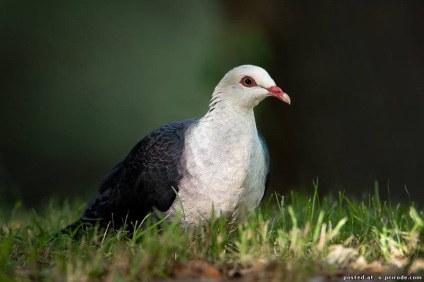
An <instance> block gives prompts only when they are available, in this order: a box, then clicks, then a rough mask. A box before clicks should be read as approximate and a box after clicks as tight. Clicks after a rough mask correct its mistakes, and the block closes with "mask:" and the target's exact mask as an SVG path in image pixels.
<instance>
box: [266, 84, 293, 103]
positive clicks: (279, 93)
mask: <svg viewBox="0 0 424 282" xmlns="http://www.w3.org/2000/svg"><path fill="white" fill-rule="evenodd" d="M268 91H269V94H271V95H272V96H274V97H276V98H278V99H280V100H281V101H283V102H285V103H287V104H289V105H290V103H291V101H290V97H289V95H287V93H284V92H283V90H281V88H280V87H278V86H271V87H270V88H268Z"/></svg>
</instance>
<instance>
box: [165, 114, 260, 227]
mask: <svg viewBox="0 0 424 282" xmlns="http://www.w3.org/2000/svg"><path fill="white" fill-rule="evenodd" d="M183 156H184V160H185V161H184V163H183V165H182V170H183V171H182V173H183V175H184V176H183V179H182V180H181V181H180V184H179V187H178V188H179V193H178V197H177V199H176V201H175V202H174V203H173V205H172V206H171V208H170V210H169V211H168V214H169V215H170V216H171V217H172V216H174V215H175V214H176V212H177V211H178V210H181V211H182V214H183V217H184V218H183V219H182V221H183V222H184V223H185V224H188V225H196V224H198V223H199V220H204V219H206V220H208V219H210V218H211V216H212V213H214V214H215V217H217V216H220V215H221V214H223V215H226V216H231V217H233V218H238V217H240V216H241V215H242V214H243V213H244V212H245V211H251V210H253V209H254V208H256V207H257V206H258V205H259V203H260V201H261V199H262V197H263V194H264V190H265V178H266V172H267V167H266V166H267V164H266V161H265V156H264V151H263V148H262V145H261V143H260V141H259V137H258V133H257V129H256V124H255V121H254V116H253V111H252V112H251V116H249V115H248V116H247V117H242V118H239V119H237V120H236V121H234V120H231V118H230V117H228V116H227V117H224V118H222V119H219V120H217V119H214V120H213V122H211V121H210V120H201V121H200V122H199V123H198V124H197V125H196V126H195V127H193V128H191V129H190V130H189V131H188V132H187V133H186V140H185V149H184V152H183ZM187 203H189V204H187ZM212 210H213V212H212Z"/></svg>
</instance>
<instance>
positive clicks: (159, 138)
mask: <svg viewBox="0 0 424 282" xmlns="http://www.w3.org/2000/svg"><path fill="white" fill-rule="evenodd" d="M196 122H197V119H190V120H183V121H176V122H171V123H168V124H166V125H164V126H162V127H160V128H158V129H156V130H154V131H153V132H152V133H150V134H149V135H147V136H146V137H144V138H143V139H142V140H141V141H140V142H139V143H138V144H137V145H135V147H134V148H133V149H132V150H131V152H130V153H129V154H128V156H127V157H126V158H125V159H124V160H123V161H122V162H121V163H119V164H118V165H117V166H115V167H114V168H113V169H112V170H111V172H110V173H109V174H108V175H107V176H106V178H105V179H104V180H103V182H102V183H101V185H100V188H99V195H98V196H97V197H96V198H95V199H93V200H92V201H91V203H90V204H89V207H88V208H87V209H86V211H85V212H84V214H83V215H82V217H81V219H80V220H81V221H82V222H100V224H101V225H103V226H106V225H107V224H109V222H111V221H112V222H113V224H114V228H115V229H118V228H120V227H121V226H122V224H123V223H124V222H128V223H129V222H134V221H136V220H137V221H138V222H141V221H142V220H143V218H144V217H145V216H146V215H147V214H149V213H150V212H151V211H152V210H153V208H156V209H158V210H159V211H166V210H168V209H169V207H170V206H171V204H172V203H173V201H174V200H175V197H176V191H178V184H179V181H180V180H181V178H182V175H181V170H180V164H181V157H182V152H183V149H184V136H185V131H186V130H187V128H188V127H189V126H190V125H193V124H195V123H196Z"/></svg>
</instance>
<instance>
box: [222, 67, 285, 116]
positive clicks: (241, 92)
mask: <svg viewBox="0 0 424 282" xmlns="http://www.w3.org/2000/svg"><path fill="white" fill-rule="evenodd" d="M214 96H219V97H220V98H222V99H223V100H225V101H228V102H231V103H233V104H236V105H240V106H242V107H246V108H253V107H255V106H256V105H257V104H259V102H260V101H262V100H263V99H265V98H266V97H269V96H274V97H277V98H278V99H280V100H282V101H283V102H285V103H287V104H289V105H290V97H289V95H287V94H286V93H284V92H283V91H282V90H281V88H280V87H278V86H276V85H275V82H274V80H273V79H272V78H271V77H270V76H269V74H268V73H267V72H266V70H264V69H263V68H261V67H257V66H253V65H242V66H239V67H235V68H234V69H232V70H230V71H229V72H228V73H227V74H225V76H224V77H223V78H222V79H221V81H220V82H219V83H218V85H217V86H216V88H215V91H214Z"/></svg>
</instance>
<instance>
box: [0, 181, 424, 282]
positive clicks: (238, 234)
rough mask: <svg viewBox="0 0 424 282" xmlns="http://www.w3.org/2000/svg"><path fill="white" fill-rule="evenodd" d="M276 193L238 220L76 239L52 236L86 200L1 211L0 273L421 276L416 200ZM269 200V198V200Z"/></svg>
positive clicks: (125, 277)
mask: <svg viewBox="0 0 424 282" xmlns="http://www.w3.org/2000/svg"><path fill="white" fill-rule="evenodd" d="M314 188H315V191H314V192H312V193H311V195H305V194H302V193H297V192H292V193H290V194H289V195H288V196H287V197H284V196H274V202H277V204H265V205H263V206H262V207H261V208H258V209H257V210H256V211H255V212H254V213H253V214H251V215H250V216H249V217H248V218H247V220H246V221H245V222H243V223H241V224H238V225H233V224H230V223H229V222H228V220H227V219H225V218H223V219H220V220H217V221H215V222H209V223H207V224H205V226H204V227H202V228H199V229H198V230H196V231H187V230H181V229H180V228H179V226H178V224H177V223H176V221H175V222H171V223H170V224H162V225H161V226H160V228H161V230H160V231H159V226H158V225H157V224H155V223H153V222H151V221H150V219H149V218H147V219H146V222H147V226H148V227H144V228H139V229H137V231H136V232H135V233H134V234H132V235H131V236H128V234H126V233H125V232H122V231H119V232H109V233H105V232H104V231H103V230H97V229H93V230H91V231H90V232H88V234H86V236H84V237H83V238H82V239H80V240H71V239H70V238H69V237H68V236H66V235H61V236H59V238H57V239H56V240H53V241H51V235H52V234H54V233H55V232H57V231H58V230H60V229H61V228H63V227H64V226H66V225H67V224H69V223H71V222H73V221H74V220H75V219H77V218H78V216H79V215H80V214H81V212H82V211H83V210H84V208H85V203H84V202H83V201H80V200H75V201H65V202H60V203H59V202H58V201H54V200H52V201H51V202H50V203H49V204H48V205H47V206H46V207H44V208H43V209H41V210H37V211H28V210H26V209H25V208H24V207H22V206H21V205H20V204H19V203H17V204H16V205H15V207H14V208H12V209H7V210H6V209H3V210H0V281H16V280H19V281H21V280H22V281H150V280H155V279H165V278H170V279H173V280H176V281H186V280H185V279H188V278H187V277H194V278H196V277H197V278H199V277H217V276H219V277H226V276H241V277H242V278H239V279H241V280H240V281H243V277H244V278H247V277H250V278H252V277H255V280H261V279H262V280H264V281H272V279H274V281H307V279H309V278H311V277H315V276H320V277H332V276H336V277H337V276H340V275H349V274H352V273H355V274H359V273H385V272H387V273H401V274H407V273H411V272H412V273H415V274H416V275H421V276H423V277H424V275H423V273H422V271H423V267H424V266H423V265H424V263H423V261H424V243H423V242H424V235H423V231H424V214H423V210H420V209H419V208H417V207H416V206H415V205H414V204H410V205H400V204H396V205H395V204H393V203H391V202H382V201H381V200H380V198H379V196H378V189H376V191H375V193H374V194H373V195H370V196H367V197H363V198H362V199H359V200H355V199H349V198H347V197H346V196H345V195H344V193H341V192H340V193H338V194H337V195H327V196H325V197H323V198H319V196H318V191H317V190H318V188H317V186H316V185H315V187H314ZM270 202H272V201H270ZM246 281H250V280H246Z"/></svg>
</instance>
